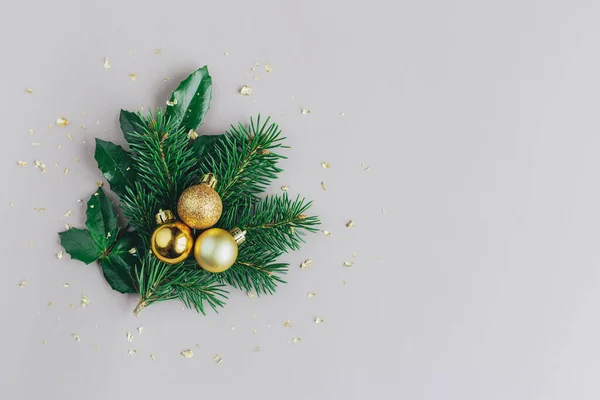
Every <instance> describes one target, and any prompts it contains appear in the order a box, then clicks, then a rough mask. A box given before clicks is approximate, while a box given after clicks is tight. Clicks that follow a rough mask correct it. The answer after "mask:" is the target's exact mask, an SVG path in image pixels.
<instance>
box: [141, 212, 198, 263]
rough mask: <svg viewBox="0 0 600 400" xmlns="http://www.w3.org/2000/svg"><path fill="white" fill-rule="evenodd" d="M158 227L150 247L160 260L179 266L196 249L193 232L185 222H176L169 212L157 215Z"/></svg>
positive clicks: (153, 234)
mask: <svg viewBox="0 0 600 400" xmlns="http://www.w3.org/2000/svg"><path fill="white" fill-rule="evenodd" d="M156 222H157V223H158V227H157V228H156V229H155V230H154V232H153V233H152V238H151V239H150V247H151V249H152V253H154V255H155V256H156V258H158V259H159V260H161V261H163V262H166V263H168V264H177V263H180V262H182V261H183V260H185V259H186V258H188V256H189V255H190V253H191V252H192V249H193V247H194V236H193V235H192V230H191V229H190V228H189V227H188V226H187V225H185V224H184V223H183V222H179V221H176V220H175V217H174V216H173V213H172V212H171V211H169V210H165V211H161V212H159V213H158V214H157V215H156Z"/></svg>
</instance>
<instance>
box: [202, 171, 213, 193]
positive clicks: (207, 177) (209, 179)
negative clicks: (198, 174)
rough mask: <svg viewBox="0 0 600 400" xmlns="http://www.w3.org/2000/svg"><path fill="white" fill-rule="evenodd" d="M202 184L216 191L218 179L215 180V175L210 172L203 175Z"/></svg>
mask: <svg viewBox="0 0 600 400" xmlns="http://www.w3.org/2000/svg"><path fill="white" fill-rule="evenodd" d="M200 183H201V184H203V185H206V186H208V187H209V188H211V189H214V188H215V186H217V178H215V174H213V173H212V172H209V173H208V174H204V175H202V179H201V180H200Z"/></svg>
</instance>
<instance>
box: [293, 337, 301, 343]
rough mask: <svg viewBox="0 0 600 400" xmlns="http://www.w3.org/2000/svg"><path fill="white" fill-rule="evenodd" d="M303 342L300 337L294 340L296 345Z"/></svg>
mask: <svg viewBox="0 0 600 400" xmlns="http://www.w3.org/2000/svg"><path fill="white" fill-rule="evenodd" d="M301 341H302V339H301V338H299V337H295V338H293V339H292V342H294V343H300V342H301Z"/></svg>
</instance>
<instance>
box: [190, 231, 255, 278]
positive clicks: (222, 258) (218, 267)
mask: <svg viewBox="0 0 600 400" xmlns="http://www.w3.org/2000/svg"><path fill="white" fill-rule="evenodd" d="M245 234H246V232H242V231H241V230H240V229H238V228H235V229H233V230H232V231H231V232H227V231H226V230H224V229H221V228H211V229H208V230H206V231H204V232H202V234H201V235H200V236H198V238H197V239H196V243H195V244H194V257H195V258H196V262H197V263H198V265H200V266H201V267H202V268H204V269H205V270H207V271H208V272H223V271H225V270H227V269H229V268H230V267H231V266H232V265H233V263H234V262H235V260H236V259H237V255H238V245H239V244H242V243H243V242H244V240H245Z"/></svg>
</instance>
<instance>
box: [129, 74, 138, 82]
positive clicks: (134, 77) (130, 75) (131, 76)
mask: <svg viewBox="0 0 600 400" xmlns="http://www.w3.org/2000/svg"><path fill="white" fill-rule="evenodd" d="M136 78H137V75H136V74H134V73H131V74H129V79H131V81H135V80H136Z"/></svg>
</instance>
